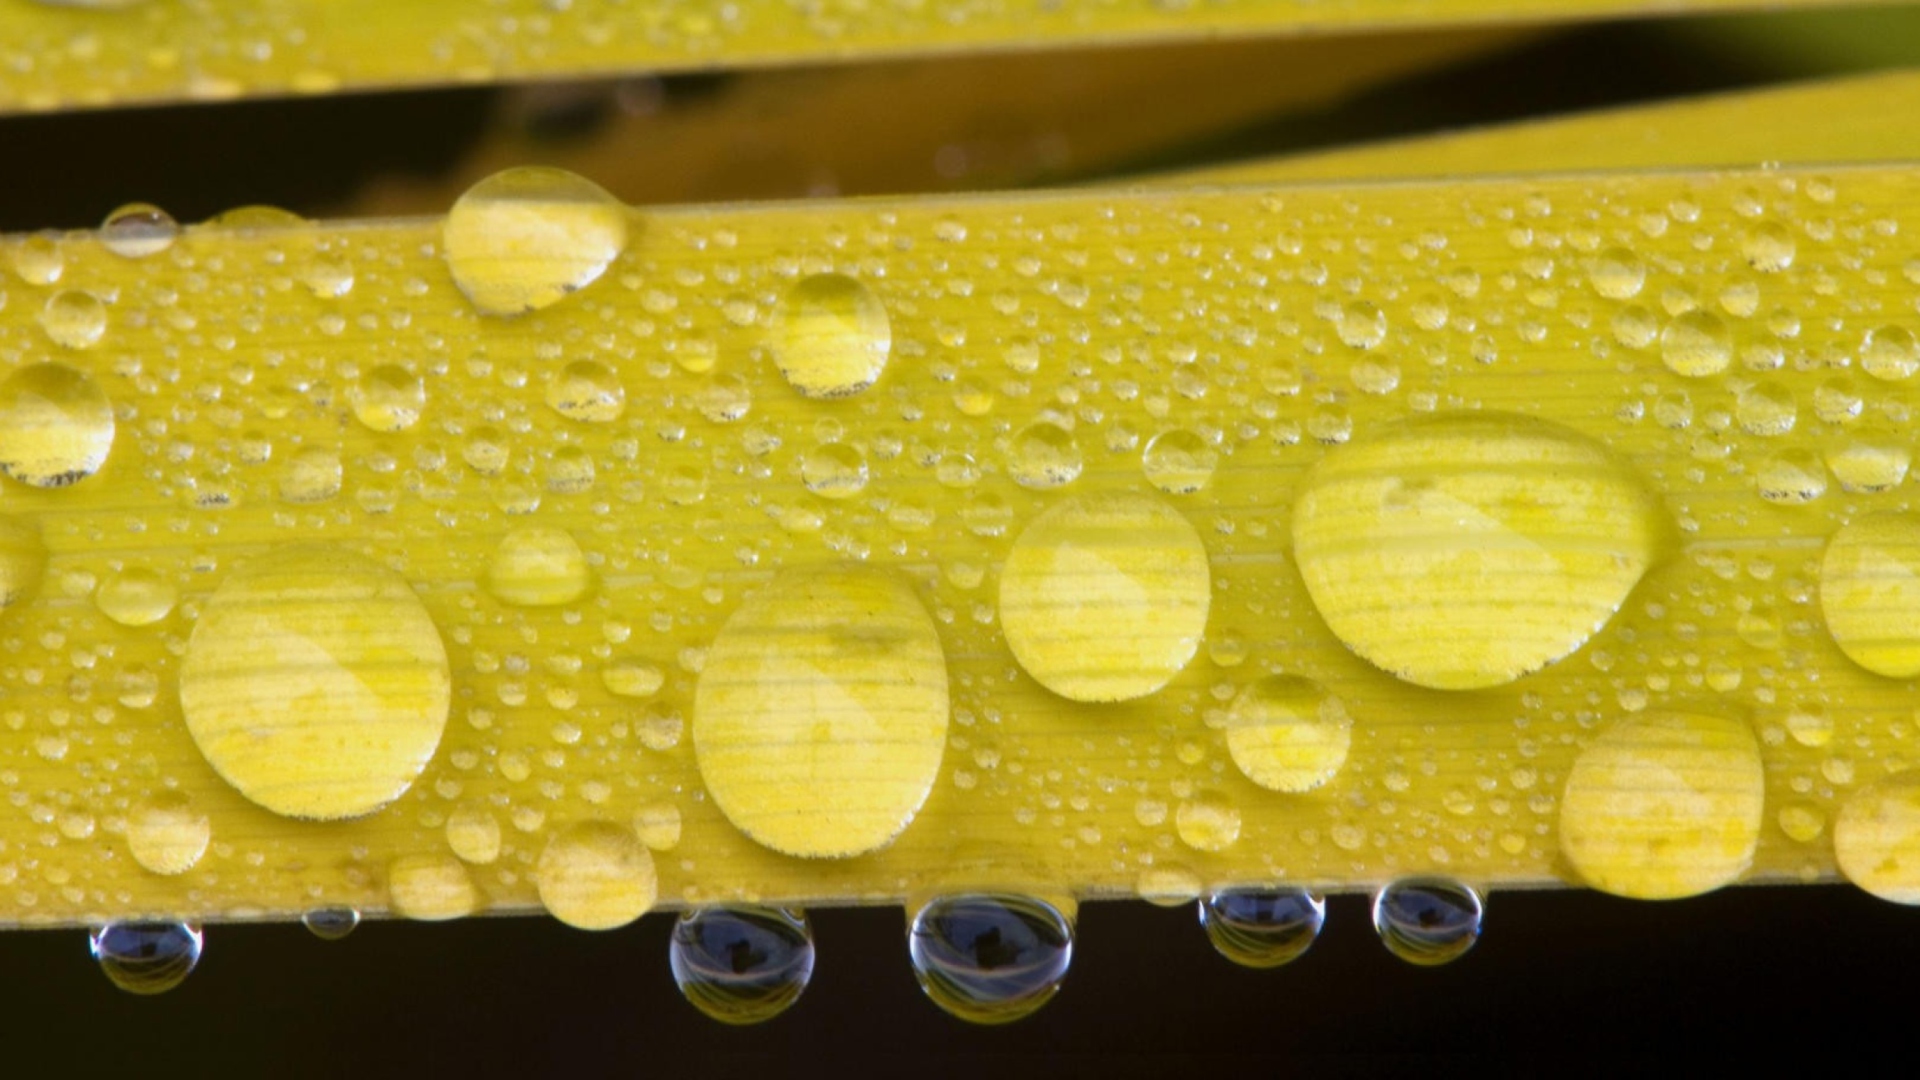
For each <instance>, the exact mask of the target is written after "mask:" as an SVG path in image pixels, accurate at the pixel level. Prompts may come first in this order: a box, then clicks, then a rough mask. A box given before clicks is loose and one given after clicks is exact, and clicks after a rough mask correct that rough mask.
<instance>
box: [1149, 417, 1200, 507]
mask: <svg viewBox="0 0 1920 1080" xmlns="http://www.w3.org/2000/svg"><path fill="white" fill-rule="evenodd" d="M1219 462H1220V452H1219V451H1218V450H1215V449H1214V448H1213V447H1212V446H1210V445H1208V443H1207V441H1206V440H1205V439H1203V438H1201V437H1200V436H1198V435H1196V434H1194V433H1193V432H1191V431H1185V430H1175V431H1163V432H1161V433H1160V434H1158V435H1156V436H1154V437H1153V440H1152V441H1151V442H1149V443H1147V448H1146V450H1145V451H1143V452H1142V453H1141V455H1140V467H1141V469H1142V470H1143V471H1144V472H1145V473H1146V474H1147V482H1148V483H1150V484H1152V485H1153V486H1154V487H1157V488H1159V489H1160V490H1161V491H1164V492H1166V493H1167V494H1169V495H1191V494H1193V493H1194V492H1196V491H1199V490H1201V489H1202V488H1205V487H1206V486H1207V485H1208V484H1210V483H1212V482H1213V470H1214V467H1215V466H1216V465H1218V464H1219Z"/></svg>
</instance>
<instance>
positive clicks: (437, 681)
mask: <svg viewBox="0 0 1920 1080" xmlns="http://www.w3.org/2000/svg"><path fill="white" fill-rule="evenodd" d="M451 695H452V678H451V675H450V674H449V670H448V667H447V651H446V647H445V646H444V645H443V644H442V643H441V641H440V631H439V629H438V628H437V627H435V626H434V624H433V619H432V618H431V617H430V616H429V615H428V614H427V610H426V608H425V607H424V606H423V605H422V604H421V603H420V598H419V597H418V596H416V595H414V591H413V587H412V586H410V585H409V584H407V582H406V580H405V579H404V578H402V577H400V576H399V575H398V574H396V573H394V572H393V571H392V570H389V569H387V568H386V567H384V566H381V565H380V564H378V563H375V562H372V561H371V560H369V559H367V558H366V557H365V556H362V555H357V554H354V553H352V552H348V551H343V550H339V549H335V548H322V547H296V548H292V549H289V550H285V551H278V552H274V553H272V554H269V555H263V556H260V557H258V558H256V559H253V560H252V561H250V562H246V563H244V564H243V565H241V567H240V568H239V569H238V570H235V571H233V572H232V573H230V574H228V575H227V577H226V580H224V581H222V582H221V583H220V586H219V588H217V589H215V590H214V593H213V595H212V596H211V597H210V598H209V599H208V600H207V601H206V603H205V604H204V605H203V606H202V608H201V610H200V615H199V618H198V620H197V621H196V622H195V624H194V628H193V635H192V637H191V638H190V639H189V640H188V643H187V653H186V657H185V659H184V660H183V661H182V663H181V667H180V708H181V712H182V713H183V714H184V715H185V718H186V724H187V731H188V733H189V734H191V735H192V737H193V742H194V745H195V746H197V747H199V749H200V752H201V754H203V755H204V756H205V757H206V759H207V762H208V763H209V764H211V765H212V766H213V768H214V770H215V771H216V772H218V773H219V774H220V775H221V777H223V778H224V779H225V780H226V781H227V782H228V783H230V784H232V785H233V786H234V787H235V788H237V789H239V791H240V793H241V794H243V795H245V796H246V797H247V798H249V799H251V800H253V801H254V802H255V803H257V804H259V805H260V806H263V807H265V808H267V809H268V810H272V811H273V812H275V813H277V814H284V815H286V816H288V817H296V818H316V819H328V820H330V819H337V818H350V817H359V816H360V815H362V814H368V813H371V812H373V811H374V810H377V809H379V808H380V807H382V806H385V805H386V804H387V803H389V802H391V801H393V800H394V799H396V798H398V797H399V796H400V795H401V794H402V793H404V792H405V791H406V790H407V789H408V788H409V787H410V786H412V784H413V781H414V778H416V777H417V776H419V775H420V772H421V770H423V769H425V768H426V765H427V762H428V760H429V759H431V758H432V757H433V753H434V751H435V749H436V748H437V747H438V746H439V745H440V735H441V733H442V731H444V730H445V728H446V724H447V708H448V704H449V702H450V700H451Z"/></svg>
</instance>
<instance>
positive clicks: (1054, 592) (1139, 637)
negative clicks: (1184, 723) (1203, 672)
mask: <svg viewBox="0 0 1920 1080" xmlns="http://www.w3.org/2000/svg"><path fill="white" fill-rule="evenodd" d="M1211 599H1212V579H1211V573H1210V571H1209V568H1208V564H1207V550H1206V547H1205V545H1203V544H1202V543H1201V540H1200V534H1199V533H1198V532H1197V531H1195V529H1194V527H1193V526H1192V525H1191V524H1190V523H1189V522H1188V521H1187V519H1186V518H1185V517H1183V516H1181V515H1180V513H1179V512H1178V511H1176V510H1174V509H1173V508H1172V507H1170V506H1168V505H1166V504H1165V503H1164V502H1161V501H1160V500H1158V499H1156V498H1151V497H1148V496H1142V495H1091V496H1083V497H1080V498H1075V499H1069V500H1067V501H1065V502H1061V503H1058V504H1056V505H1054V506H1052V507H1050V508H1048V509H1047V510H1046V511H1045V512H1044V513H1042V514H1040V516H1038V517H1036V518H1034V519H1033V521H1032V522H1031V523H1029V524H1028V526H1027V527H1026V529H1025V531H1023V532H1022V533H1021V534H1020V536H1019V538H1018V539H1016V540H1015V541H1014V543H1013V548H1012V550H1011V551H1010V552H1009V553H1008V555H1007V561H1006V565H1005V566H1004V567H1003V568H1002V570H1001V574H1000V623H1001V627H1002V629H1003V630H1004V631H1005V633H1006V638H1007V644H1008V646H1009V647H1010V648H1012V650H1013V654H1014V656H1015V657H1016V658H1017V659H1018V660H1019V661H1020V666H1021V667H1022V668H1024V669H1026V672H1027V674H1029V675H1031V676H1033V678H1034V679H1035V680H1036V681H1038V682H1039V683H1040V684H1041V685H1042V686H1045V687H1046V688H1047V689H1049V690H1051V691H1053V692H1054V693H1056V694H1059V695H1060V696H1062V697H1066V698H1071V699H1073V700H1075V701H1125V700H1129V699H1132V698H1138V697H1144V696H1146V695H1147V694H1151V693H1153V692H1154V691H1156V690H1158V689H1160V688H1161V687H1163V686H1165V685H1166V684H1167V682H1168V681H1169V680H1170V679H1172V678H1173V677H1174V676H1175V675H1177V674H1179V672H1180V671H1181V669H1183V668H1185V667H1186V666H1187V662H1188V661H1190V660H1192V659H1193V654H1194V652H1195V651H1196V650H1197V649H1198V648H1199V644H1200V637H1201V635H1202V634H1203V633H1204V632H1205V630H1206V625H1207V609H1208V605H1209V604H1210V602H1211Z"/></svg>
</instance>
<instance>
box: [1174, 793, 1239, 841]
mask: <svg viewBox="0 0 1920 1080" xmlns="http://www.w3.org/2000/svg"><path fill="white" fill-rule="evenodd" d="M1173 830H1174V832H1175V833H1176V834H1177V835H1178V836H1179V837H1180V842H1181V843H1183V844H1185V845H1187V846H1188V847H1190V848H1192V849H1193V850H1195V851H1225V850H1227V849H1228V848H1230V847H1232V846H1233V845H1234V844H1236V843H1238V842H1239V841H1240V808H1239V807H1237V806H1235V805H1233V804H1232V803H1231V802H1228V801H1227V799H1226V798H1225V797H1224V796H1222V795H1221V794H1220V793H1218V792H1213V791H1207V792H1201V793H1200V794H1198V795H1195V796H1194V797H1193V798H1191V799H1187V800H1186V801H1184V802H1182V803H1181V804H1180V806H1179V808H1178V809H1176V810H1175V811H1174V812H1173Z"/></svg>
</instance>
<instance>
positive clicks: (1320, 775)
mask: <svg viewBox="0 0 1920 1080" xmlns="http://www.w3.org/2000/svg"><path fill="white" fill-rule="evenodd" d="M1225 727H1226V732H1227V752H1228V753H1229V754H1231V755H1232V756H1233V763H1234V765H1235V766H1237V767H1238V768H1239V769H1240V771H1241V773H1243V774H1244V775H1245V776H1246V778H1247V779H1249V780H1251V781H1253V782H1254V783H1256V784H1259V785H1260V786H1261V787H1263V788H1266V789H1268V790H1269V791H1288V792H1301V791H1312V790H1313V789H1314V788H1317V787H1319V786H1320V785H1322V784H1325V783H1326V782H1327V781H1329V780H1331V779H1333V777H1334V776H1335V774H1337V773H1338V772H1339V771H1340V767H1341V766H1343V765H1345V764H1346V762H1347V749H1348V746H1349V745H1350V743H1351V742H1352V738H1353V735H1352V729H1353V721H1352V720H1350V719H1348V717H1347V710H1346V706H1345V705H1344V704H1342V703H1341V701H1340V699H1339V698H1337V697H1334V696H1333V695H1332V694H1329V693H1328V692H1327V691H1326V688H1325V687H1323V686H1321V685H1320V684H1319V683H1316V682H1314V681H1312V680H1311V679H1303V678H1300V677H1299V676H1296V675H1272V676H1269V677H1267V678H1264V679H1261V680H1260V681H1259V682H1256V683H1253V684H1251V685H1249V686H1247V687H1246V688H1245V689H1243V690H1241V691H1240V693H1239V694H1238V695H1237V696H1235V697H1234V699H1233V705H1232V706H1231V707H1230V708H1229V709H1228V710H1227V717H1226V721H1225Z"/></svg>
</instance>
